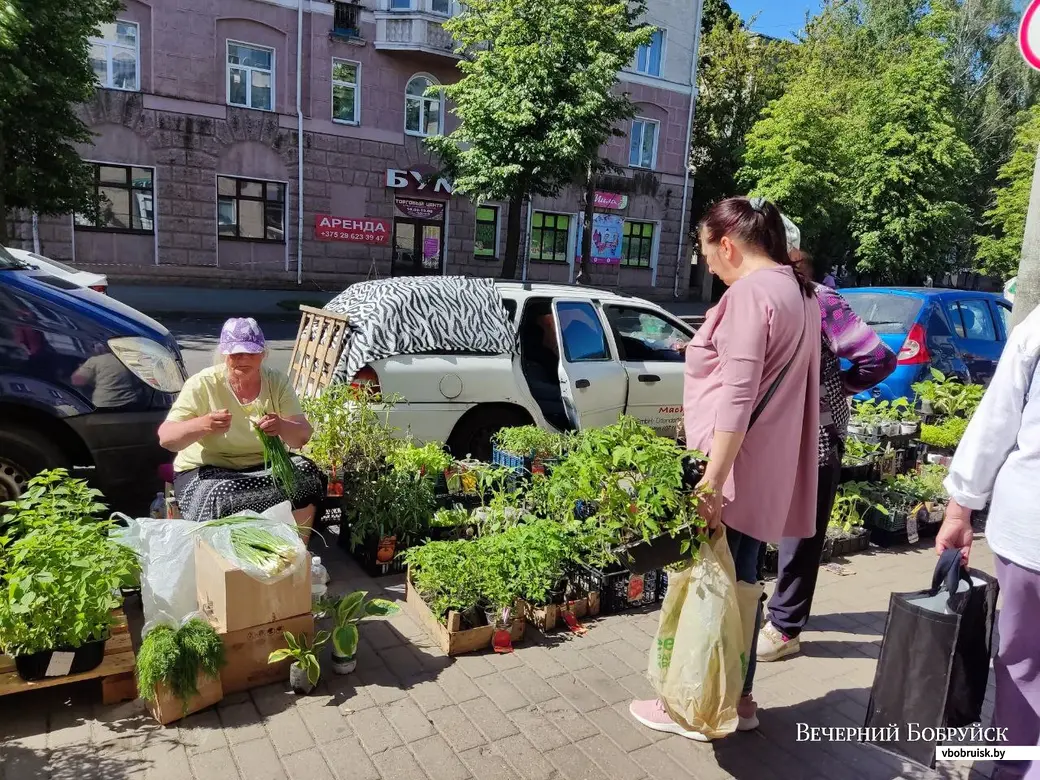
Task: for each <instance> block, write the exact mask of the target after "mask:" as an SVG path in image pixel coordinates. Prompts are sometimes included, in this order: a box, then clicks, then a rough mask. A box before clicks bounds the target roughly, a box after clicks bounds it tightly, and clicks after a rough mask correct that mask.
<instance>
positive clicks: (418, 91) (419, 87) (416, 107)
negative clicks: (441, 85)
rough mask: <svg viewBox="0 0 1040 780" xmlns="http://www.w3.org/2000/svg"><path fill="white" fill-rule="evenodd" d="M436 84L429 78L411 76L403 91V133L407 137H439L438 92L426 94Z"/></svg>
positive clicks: (439, 109) (439, 97)
mask: <svg viewBox="0 0 1040 780" xmlns="http://www.w3.org/2000/svg"><path fill="white" fill-rule="evenodd" d="M436 86H437V82H436V81H434V80H433V79H431V78H430V77H429V76H412V78H411V79H409V81H408V86H407V87H406V88H405V91H404V131H405V132H406V133H407V134H408V135H421V136H427V135H440V133H441V95H440V91H439V90H438V91H437V92H434V93H431V94H427V92H426V91H427V90H428V89H429V88H430V87H436Z"/></svg>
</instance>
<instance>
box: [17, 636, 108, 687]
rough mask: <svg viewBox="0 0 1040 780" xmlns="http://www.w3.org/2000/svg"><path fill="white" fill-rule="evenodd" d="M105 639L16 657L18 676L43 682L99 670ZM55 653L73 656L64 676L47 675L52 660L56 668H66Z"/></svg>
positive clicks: (31, 680)
mask: <svg viewBox="0 0 1040 780" xmlns="http://www.w3.org/2000/svg"><path fill="white" fill-rule="evenodd" d="M107 640H108V637H105V639H99V640H97V641H96V642H86V643H84V644H82V645H80V646H79V647H75V648H73V647H58V648H55V649H54V650H41V651H40V652H38V653H30V654H29V655H16V656H15V657H14V667H15V669H16V670H17V671H18V676H19V677H21V678H22V679H23V680H26V681H27V682H33V681H35V680H43V679H45V678H46V677H65V676H67V675H70V674H83V673H84V672H89V671H92V670H94V669H97V668H98V667H99V666H101V662H102V661H103V660H104V659H105V642H106V641H107ZM55 653H71V654H72V665H71V666H69V667H68V671H67V672H65V673H64V674H61V675H58V674H54V673H53V671H52V673H51V674H49V675H48V674H47V671H48V669H49V668H50V666H51V661H52V659H53V660H54V661H55V667H56V668H57V667H59V666H60V668H64V664H59V663H58V661H59V660H60V659H55V658H54V654H55Z"/></svg>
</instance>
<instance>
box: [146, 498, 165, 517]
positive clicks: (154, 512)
mask: <svg viewBox="0 0 1040 780" xmlns="http://www.w3.org/2000/svg"><path fill="white" fill-rule="evenodd" d="M148 516H149V517H152V518H155V519H156V520H162V519H163V518H165V517H166V496H164V495H163V494H162V493H156V494H155V500H154V501H153V502H152V505H151V506H150V507H148Z"/></svg>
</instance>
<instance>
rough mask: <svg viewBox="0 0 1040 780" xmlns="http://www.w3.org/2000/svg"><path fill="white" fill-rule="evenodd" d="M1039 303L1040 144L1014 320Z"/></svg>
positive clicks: (1016, 322) (1014, 322) (1017, 321)
mask: <svg viewBox="0 0 1040 780" xmlns="http://www.w3.org/2000/svg"><path fill="white" fill-rule="evenodd" d="M1037 304H1040V148H1038V149H1037V153H1036V163H1035V164H1034V166H1033V188H1032V189H1031V190H1030V192H1029V211H1028V213H1027V214H1026V234H1025V238H1024V239H1023V241H1022V256H1021V259H1020V260H1019V264H1018V289H1017V290H1016V291H1015V308H1014V310H1013V311H1012V315H1011V322H1012V324H1013V325H1018V323H1020V322H1021V321H1022V320H1024V319H1025V318H1026V316H1027V315H1028V314H1029V312H1031V311H1032V310H1033V309H1035V308H1036V307H1037Z"/></svg>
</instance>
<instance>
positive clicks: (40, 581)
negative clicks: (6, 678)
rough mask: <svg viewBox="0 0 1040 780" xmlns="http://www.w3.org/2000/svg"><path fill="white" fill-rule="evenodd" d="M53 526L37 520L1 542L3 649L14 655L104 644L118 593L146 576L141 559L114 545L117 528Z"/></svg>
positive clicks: (66, 522)
mask: <svg viewBox="0 0 1040 780" xmlns="http://www.w3.org/2000/svg"><path fill="white" fill-rule="evenodd" d="M50 518H51V519H48V517H47V516H42V515H41V516H38V517H36V518H35V519H34V520H33V521H32V523H33V527H32V528H31V530H29V531H28V532H27V533H25V534H24V535H22V536H20V537H18V538H12V537H11V536H7V535H5V536H0V560H4V561H5V562H6V567H5V569H4V571H3V572H2V574H0V646H2V649H3V651H4V652H6V653H8V654H10V655H28V654H31V653H37V652H41V651H44V650H54V649H59V648H76V647H79V646H81V645H83V644H84V643H86V642H91V641H98V640H102V639H104V638H105V637H106V636H107V635H108V632H109V629H110V628H111V626H112V622H113V616H112V610H114V609H115V608H116V607H118V606H119V604H120V603H121V598H120V596H119V587H120V586H121V585H122V584H123V583H124V582H126V581H127V579H128V578H129V577H131V576H132V575H133V574H134V573H135V572H137V571H139V564H138V560H137V557H136V554H135V553H134V552H133V551H131V550H130V549H129V548H127V547H124V546H123V545H121V544H119V543H118V542H116V541H115V540H114V539H113V538H111V535H110V534H111V532H112V531H113V530H115V529H116V528H117V526H116V524H115V523H114V522H113V521H111V520H97V521H94V522H89V523H83V522H81V521H80V520H79V519H69V518H62V516H61V514H60V512H59V513H58V514H54V515H50ZM13 523H14V524H15V525H19V524H20V523H21V520H20V514H19V513H17V512H16V513H15V514H14V520H13Z"/></svg>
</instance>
